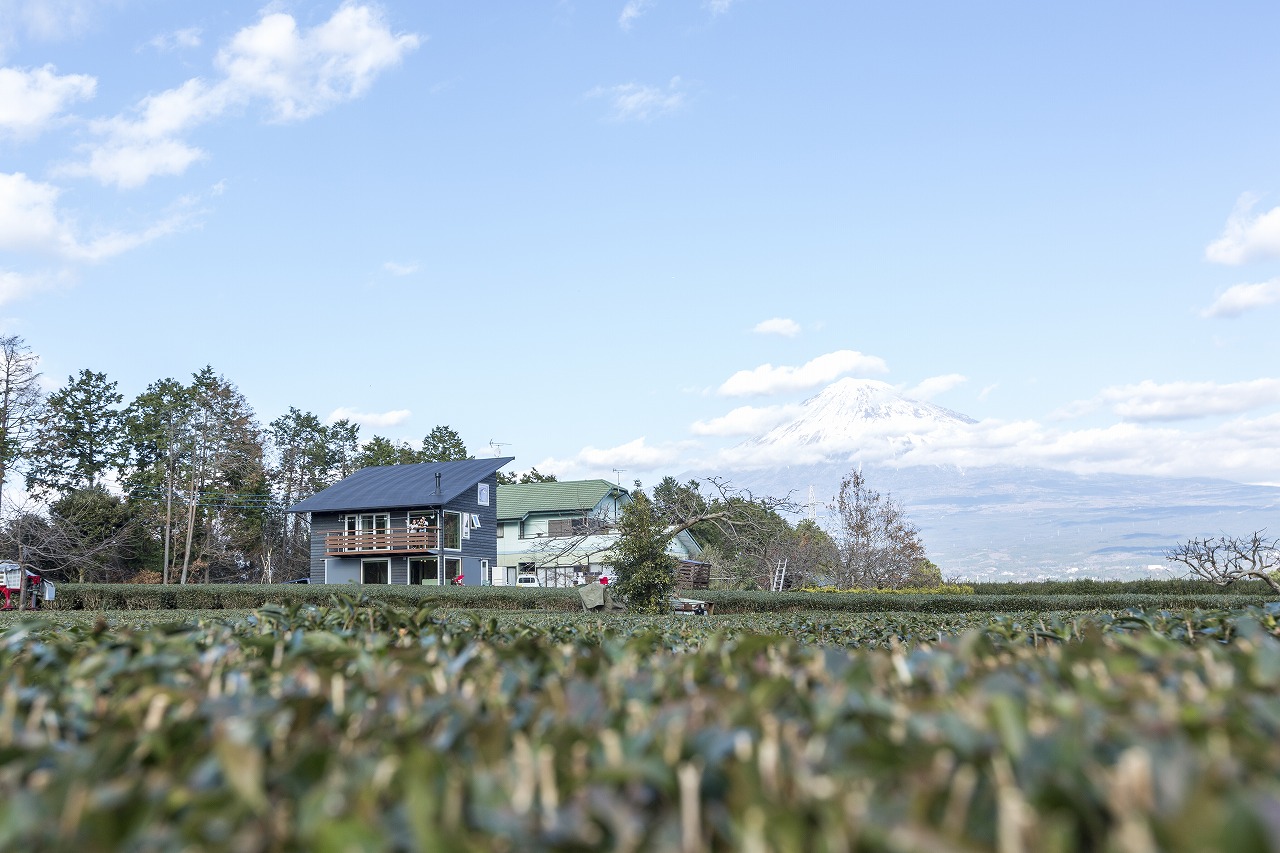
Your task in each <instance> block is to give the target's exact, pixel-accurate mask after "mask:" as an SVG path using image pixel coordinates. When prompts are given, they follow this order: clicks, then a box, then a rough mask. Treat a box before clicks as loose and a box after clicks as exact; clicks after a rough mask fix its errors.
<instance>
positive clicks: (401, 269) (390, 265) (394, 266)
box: [382, 261, 418, 276]
mask: <svg viewBox="0 0 1280 853" xmlns="http://www.w3.org/2000/svg"><path fill="white" fill-rule="evenodd" d="M382 268H383V269H384V270H386V271H387V272H389V273H391V274H392V275H395V276H405V275H413V274H414V273H416V272H417V271H418V265H417V264H398V263H396V262H395V261H387V262H386V263H385V264H383V265H382Z"/></svg>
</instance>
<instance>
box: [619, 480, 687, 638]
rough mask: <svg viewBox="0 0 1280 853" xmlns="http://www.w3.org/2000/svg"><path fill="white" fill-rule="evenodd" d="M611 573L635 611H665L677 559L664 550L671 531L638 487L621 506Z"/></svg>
mask: <svg viewBox="0 0 1280 853" xmlns="http://www.w3.org/2000/svg"><path fill="white" fill-rule="evenodd" d="M617 530H618V544H617V545H616V546H615V547H614V549H613V573H614V576H615V578H616V582H617V585H618V592H619V594H621V595H622V596H623V597H624V598H626V600H627V605H628V606H629V607H630V608H631V609H632V610H634V611H635V612H637V613H665V612H667V611H668V610H669V609H670V604H669V600H670V598H671V590H672V589H673V588H674V587H675V571H676V559H675V557H672V556H671V555H670V554H668V553H667V544H668V543H669V542H670V541H671V537H672V536H673V535H674V534H673V533H671V531H670V529H669V528H668V526H667V524H666V521H665V520H664V519H663V518H662V516H661V515H660V514H659V513H658V511H657V507H656V506H655V505H654V503H653V501H651V500H649V497H648V496H647V495H646V494H645V493H644V492H643V491H641V490H640V489H639V488H638V487H637V488H636V490H635V492H634V493H633V495H632V500H631V501H630V502H629V503H628V504H626V505H625V506H624V507H623V508H622V517H621V518H620V519H619V520H618V527H617Z"/></svg>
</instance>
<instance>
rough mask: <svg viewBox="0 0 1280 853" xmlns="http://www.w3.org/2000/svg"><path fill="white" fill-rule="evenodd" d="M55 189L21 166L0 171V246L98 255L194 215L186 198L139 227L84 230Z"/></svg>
mask: <svg viewBox="0 0 1280 853" xmlns="http://www.w3.org/2000/svg"><path fill="white" fill-rule="evenodd" d="M60 193H61V191H60V190H59V189H58V188H57V187H55V186H53V185H52V184H46V183H42V182H39V181H33V180H31V179H30V178H28V177H27V176H26V175H25V174H23V173H21V172H16V173H13V174H4V173H0V249H5V250H9V251H13V252H24V253H28V254H43V255H51V256H54V257H57V258H60V259H62V260H64V261H78V262H94V261H101V260H105V259H106V258H110V257H114V256H115V255H119V254H121V253H123V252H126V251H129V250H130V249H134V248H137V247H138V246H141V245H143V244H144V243H149V242H151V241H152V240H155V239H157V238H159V237H162V236H164V235H166V234H171V233H173V232H174V231H177V230H179V229H180V228H182V227H184V226H185V225H186V224H187V223H188V222H189V221H190V219H191V217H192V216H193V213H192V211H191V210H190V209H189V208H190V204H191V203H190V201H186V202H184V203H182V204H180V205H179V206H178V208H177V209H176V210H175V211H174V212H173V213H171V214H170V215H169V216H167V217H165V218H164V219H161V220H160V221H158V222H156V223H154V224H152V225H150V226H148V227H146V228H143V229H141V230H135V231H122V230H105V231H99V232H96V233H92V234H89V235H85V234H83V233H82V229H81V228H80V227H79V226H78V224H77V223H76V222H75V221H74V219H73V218H72V217H70V216H68V215H66V214H65V213H63V212H62V211H61V210H60V209H59V207H58V196H59V195H60ZM9 284H10V285H12V284H13V282H12V281H10V282H9ZM24 289H25V290H30V289H31V288H29V287H28V288H24Z"/></svg>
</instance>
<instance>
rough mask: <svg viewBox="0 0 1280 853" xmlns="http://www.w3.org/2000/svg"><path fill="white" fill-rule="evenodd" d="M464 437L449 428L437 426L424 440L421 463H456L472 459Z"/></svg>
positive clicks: (419, 456) (420, 455) (420, 454)
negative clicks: (464, 442)
mask: <svg viewBox="0 0 1280 853" xmlns="http://www.w3.org/2000/svg"><path fill="white" fill-rule="evenodd" d="M470 458H471V457H470V456H468V455H467V446H466V445H465V444H463V442H462V436H460V435H458V433H457V432H456V431H455V430H453V429H452V428H450V427H448V426H437V427H435V428H434V429H433V430H431V432H430V433H428V434H427V437H426V438H424V439H422V451H421V452H420V453H419V454H418V461H419V462H454V461H459V460H463V459H470Z"/></svg>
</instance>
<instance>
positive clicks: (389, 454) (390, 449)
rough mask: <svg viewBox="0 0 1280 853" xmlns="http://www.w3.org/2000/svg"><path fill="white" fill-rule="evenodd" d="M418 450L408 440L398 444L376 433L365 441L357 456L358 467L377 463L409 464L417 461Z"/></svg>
mask: <svg viewBox="0 0 1280 853" xmlns="http://www.w3.org/2000/svg"><path fill="white" fill-rule="evenodd" d="M417 461H419V460H418V454H417V452H416V451H415V450H414V449H413V448H412V447H410V446H409V445H408V443H406V442H401V443H400V444H396V443H395V442H393V441H392V440H391V439H389V438H384V437H383V436H380V435H375V436H374V437H373V438H371V439H369V440H368V441H367V442H365V444H364V446H363V447H361V448H360V453H359V454H358V455H357V456H356V468H371V467H373V466H375V465H407V464H410V463H412V462H417Z"/></svg>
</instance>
